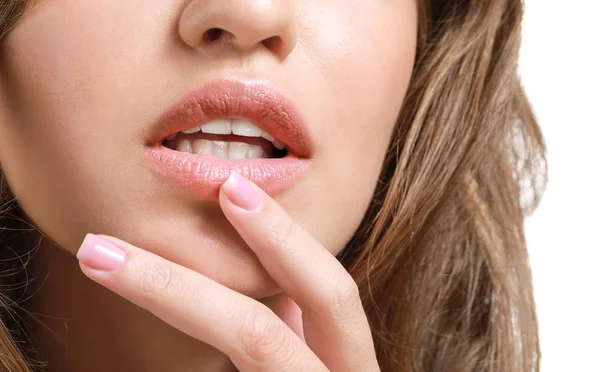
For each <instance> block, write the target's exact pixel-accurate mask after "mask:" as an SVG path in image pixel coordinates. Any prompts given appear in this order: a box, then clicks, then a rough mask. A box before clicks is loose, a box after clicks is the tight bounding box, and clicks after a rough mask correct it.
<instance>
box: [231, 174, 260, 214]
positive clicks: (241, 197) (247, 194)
mask: <svg viewBox="0 0 600 372" xmlns="http://www.w3.org/2000/svg"><path fill="white" fill-rule="evenodd" d="M223 191H224V192H225V195H227V197H228V198H229V200H231V201H232V202H233V204H235V205H237V206H238V207H240V208H242V209H245V210H248V211H253V210H255V209H257V208H258V207H259V206H260V203H261V197H260V194H259V193H258V192H257V191H256V189H254V187H252V184H250V181H248V180H247V179H246V178H244V177H242V176H241V175H240V174H238V173H236V172H231V175H230V176H229V178H228V179H227V181H226V182H225V184H223Z"/></svg>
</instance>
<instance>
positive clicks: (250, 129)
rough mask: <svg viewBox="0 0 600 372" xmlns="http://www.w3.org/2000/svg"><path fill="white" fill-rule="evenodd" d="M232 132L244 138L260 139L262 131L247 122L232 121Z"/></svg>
mask: <svg viewBox="0 0 600 372" xmlns="http://www.w3.org/2000/svg"><path fill="white" fill-rule="evenodd" d="M232 130H233V134H237V135H238V136H244V137H260V135H261V134H262V131H263V130H262V129H260V128H259V127H257V126H256V125H255V124H254V123H252V122H251V121H249V120H234V121H233V126H232Z"/></svg>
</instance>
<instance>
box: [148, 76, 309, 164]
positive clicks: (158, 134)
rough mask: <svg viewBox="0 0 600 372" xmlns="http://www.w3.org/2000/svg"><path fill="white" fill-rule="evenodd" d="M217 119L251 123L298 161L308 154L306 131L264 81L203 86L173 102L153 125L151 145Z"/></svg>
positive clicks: (291, 108)
mask: <svg viewBox="0 0 600 372" xmlns="http://www.w3.org/2000/svg"><path fill="white" fill-rule="evenodd" d="M220 118H245V119H249V120H252V121H253V122H254V123H256V125H258V126H259V127H261V128H262V129H264V130H266V131H267V132H269V133H270V134H271V135H273V136H274V137H275V138H277V139H278V140H280V141H281V142H283V143H284V144H285V146H286V148H287V149H288V152H289V153H291V154H293V155H295V156H298V157H302V158H309V157H311V155H312V152H313V145H312V141H311V138H310V135H309V132H308V128H307V127H306V124H305V123H304V120H303V118H302V116H301V115H300V113H299V111H298V109H297V108H296V107H295V105H294V104H293V103H292V102H291V101H290V100H289V99H288V98H287V97H286V96H285V95H284V94H283V93H282V92H281V91H279V90H278V89H277V88H275V87H274V86H273V85H271V84H269V83H266V82H264V81H258V80H240V79H234V78H228V79H221V80H215V81H211V82H209V83H206V84H204V85H202V86H200V87H198V88H196V89H194V90H192V91H191V92H189V93H188V94H187V95H185V96H184V97H183V99H181V100H179V101H178V102H176V103H175V104H174V105H173V106H172V108H170V109H168V110H167V111H166V112H165V113H164V114H163V115H161V116H160V118H159V119H158V121H157V122H156V124H155V125H154V126H153V128H152V134H151V143H152V144H158V143H161V142H162V141H163V140H164V139H165V138H166V137H167V136H169V135H171V134H173V133H177V132H180V131H183V130H186V129H189V128H193V127H195V126H199V125H202V124H204V123H207V122H209V121H211V120H215V119H220Z"/></svg>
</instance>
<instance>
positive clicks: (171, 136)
mask: <svg viewBox="0 0 600 372" xmlns="http://www.w3.org/2000/svg"><path fill="white" fill-rule="evenodd" d="M175 137H177V133H173V134H171V135H170V136H169V137H167V141H170V140H172V139H174V138H175Z"/></svg>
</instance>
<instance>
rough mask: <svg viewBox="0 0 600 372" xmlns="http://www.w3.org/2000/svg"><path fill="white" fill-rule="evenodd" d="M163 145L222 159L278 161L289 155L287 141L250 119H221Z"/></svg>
mask: <svg viewBox="0 0 600 372" xmlns="http://www.w3.org/2000/svg"><path fill="white" fill-rule="evenodd" d="M162 144H163V146H165V147H167V148H169V149H172V150H175V151H179V152H184V153H189V154H196V155H203V156H214V157H217V158H219V159H231V160H237V159H261V158H262V159H270V158H271V159H278V158H284V157H285V156H286V155H287V154H288V149H287V147H286V146H285V145H284V143H283V142H281V141H280V140H278V139H277V138H275V137H274V136H273V135H272V134H270V133H269V132H268V131H266V130H264V129H262V128H260V127H259V126H257V125H256V124H255V123H253V122H252V121H251V120H248V119H233V118H232V119H217V120H212V121H210V122H208V123H205V124H202V125H200V126H195V127H192V128H190V129H186V130H183V131H180V132H177V133H173V134H171V135H169V136H168V137H166V138H165V139H164V140H163V142H162Z"/></svg>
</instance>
